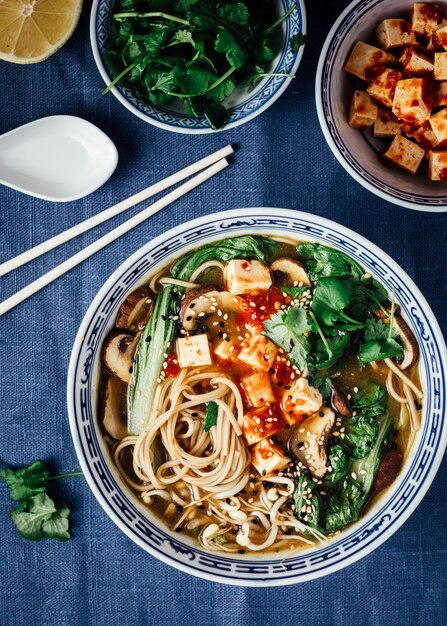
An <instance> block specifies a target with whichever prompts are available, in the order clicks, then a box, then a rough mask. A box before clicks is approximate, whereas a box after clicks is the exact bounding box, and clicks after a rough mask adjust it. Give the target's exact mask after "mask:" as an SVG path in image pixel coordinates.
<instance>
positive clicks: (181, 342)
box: [177, 334, 212, 367]
mask: <svg viewBox="0 0 447 626" xmlns="http://www.w3.org/2000/svg"><path fill="white" fill-rule="evenodd" d="M177 355H178V361H179V365H180V367H198V366H200V365H211V363H212V361H211V353H210V346H209V343H208V337H207V336H206V334H203V335H191V336H189V337H179V339H177Z"/></svg>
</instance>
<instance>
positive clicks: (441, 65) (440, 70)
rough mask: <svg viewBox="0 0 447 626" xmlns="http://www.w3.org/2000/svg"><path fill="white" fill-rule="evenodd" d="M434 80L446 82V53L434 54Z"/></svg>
mask: <svg viewBox="0 0 447 626" xmlns="http://www.w3.org/2000/svg"><path fill="white" fill-rule="evenodd" d="M434 73H435V80H447V52H435V66H434Z"/></svg>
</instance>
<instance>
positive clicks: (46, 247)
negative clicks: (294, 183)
mask: <svg viewBox="0 0 447 626" xmlns="http://www.w3.org/2000/svg"><path fill="white" fill-rule="evenodd" d="M233 152H234V150H233V147H232V146H231V145H228V146H225V148H221V149H220V150H218V151H217V152H214V153H213V154H210V155H209V156H207V157H205V158H203V159H200V160H199V161H196V162H195V163H193V164H191V165H189V166H188V167H185V168H183V169H182V170H180V171H179V172H176V173H175V174H172V175H171V176H168V177H167V178H164V179H163V180H161V181H159V182H157V183H155V184H154V185H151V186H150V187H148V188H147V189H143V190H142V191H140V192H139V193H136V194H134V195H133V196H131V197H130V198H127V199H126V200H122V201H121V202H119V203H118V204H115V205H113V206H111V207H110V208H108V209H105V210H104V211H102V212H101V213H98V214H97V215H94V216H93V217H91V218H89V219H86V220H84V221H83V222H81V223H80V224H77V225H76V226H73V227H72V228H69V229H68V230H65V231H64V232H62V233H59V235H56V236H55V237H51V239H48V240H47V241H44V242H43V243H41V244H39V245H37V246H35V247H34V248H31V249H30V250H27V251H26V252H23V253H22V254H19V255H18V256H16V257H14V258H13V259H10V260H9V261H5V263H2V264H0V276H4V275H5V274H7V273H8V272H11V271H12V270H14V269H16V268H18V267H20V266H21V265H24V264H25V263H29V261H32V260H33V259H36V258H37V257H39V256H41V255H42V254H45V253H46V252H49V251H50V250H53V248H56V247H57V246H60V245H61V244H63V243H65V242H66V241H69V240H70V239H73V237H77V236H78V235H80V234H81V233H85V232H86V231H87V230H90V229H91V228H93V227H94V226H97V225H98V224H102V222H105V221H106V220H108V219H110V218H112V217H115V216H116V215H118V214H119V213H122V212H123V211H126V210H127V209H130V208H131V207H133V206H135V205H136V204H139V203H140V202H143V201H144V200H147V199H148V198H151V197H153V196H155V195H156V194H158V193H160V192H161V191H164V190H165V189H167V188H168V187H171V186H172V185H175V184H177V183H179V182H181V181H183V180H185V179H186V178H189V177H190V176H193V177H192V178H190V180H188V181H187V182H185V183H183V184H182V185H180V186H179V187H177V188H176V189H174V190H173V191H171V192H169V193H168V194H166V195H165V196H164V197H163V198H161V199H160V200H157V202H154V203H153V204H151V205H150V206H148V207H146V208H145V209H143V210H142V211H140V213H137V215H134V217H131V218H130V219H128V220H127V221H125V222H123V224H121V225H120V226H118V227H117V228H114V229H113V230H111V231H110V232H109V233H107V234H106V235H104V236H103V237H100V238H99V239H97V240H96V241H95V242H93V243H92V244H90V245H89V246H87V247H86V248H84V249H83V250H80V251H79V252H78V253H77V254H74V255H73V256H72V257H70V258H69V259H67V260H66V261H64V262H63V263H61V264H60V265H57V266H56V267H55V268H53V269H52V270H50V271H49V272H47V273H46V274H43V276H41V277H40V278H38V279H37V280H35V281H33V282H32V283H30V284H29V285H27V286H26V287H24V288H23V289H21V290H20V291H17V292H16V293H15V294H13V295H12V296H10V297H9V298H7V299H6V300H4V301H3V302H0V315H3V314H4V313H6V312H7V311H9V310H10V309H12V308H13V307H15V306H17V305H18V304H19V303H20V302H23V301H24V300H26V298H29V297H30V296H32V295H33V294H35V293H36V292H37V291H39V290H40V289H42V288H43V287H46V285H49V284H50V283H51V282H53V280H56V278H59V277H60V276H62V275H63V274H65V272H68V271H69V270H71V269H72V268H73V267H76V265H79V263H82V261H85V259H88V258H89V257H90V256H92V255H93V254H95V252H98V251H99V250H102V248H104V247H105V246H107V245H108V244H109V243H111V242H112V241H115V239H118V237H121V235H124V234H125V233H127V232H129V231H130V230H131V229H132V228H135V226H138V225H139V224H141V222H144V221H145V220H147V219H148V218H149V217H151V216H152V215H154V213H157V212H158V211H160V210H161V209H164V208H165V207H167V206H168V205H169V204H171V203H172V202H175V200H178V199H179V198H181V197H182V196H184V195H185V194H187V193H189V192H190V191H192V190H193V189H195V188H196V187H198V186H199V185H201V184H202V183H204V182H205V181H206V180H208V179H209V178H211V177H212V176H215V174H218V173H219V172H221V171H222V170H223V169H225V168H226V167H227V166H228V165H229V163H228V161H227V159H226V158H225V157H227V156H229V155H230V154H232V153H233Z"/></svg>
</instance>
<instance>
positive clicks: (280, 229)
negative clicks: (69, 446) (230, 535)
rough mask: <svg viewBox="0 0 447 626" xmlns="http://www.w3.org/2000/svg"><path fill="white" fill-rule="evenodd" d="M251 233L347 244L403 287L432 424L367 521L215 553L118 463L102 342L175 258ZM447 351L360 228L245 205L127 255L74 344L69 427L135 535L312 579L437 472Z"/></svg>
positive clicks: (227, 570)
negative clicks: (171, 523)
mask: <svg viewBox="0 0 447 626" xmlns="http://www.w3.org/2000/svg"><path fill="white" fill-rule="evenodd" d="M248 233H256V234H261V233H264V234H266V233H268V234H270V235H273V236H275V235H278V236H280V235H281V234H282V235H283V236H284V235H286V236H289V237H292V238H295V239H300V238H301V239H310V240H316V241H321V242H323V243H326V244H328V245H332V246H334V247H335V248H338V249H341V250H343V251H345V252H347V253H348V254H350V255H351V256H352V257H353V258H355V259H356V260H358V261H359V263H361V264H362V266H363V267H365V269H366V270H367V271H369V272H371V273H372V274H373V275H375V276H376V277H377V278H379V279H380V280H381V281H382V282H383V283H384V284H385V285H386V286H387V288H388V289H390V290H391V289H395V291H396V295H397V300H398V301H399V304H400V305H401V307H402V311H403V312H404V315H405V317H406V318H407V320H408V321H409V322H410V324H411V326H412V328H413V330H414V332H415V334H416V336H417V339H418V342H419V344H420V347H421V378H422V384H423V386H424V388H425V390H426V399H425V404H424V411H423V427H422V428H421V431H420V432H419V434H418V436H417V438H416V441H415V442H414V443H413V449H412V451H411V453H410V455H409V457H408V459H407V461H406V463H405V466H404V469H403V471H402V473H401V475H400V476H399V477H398V479H397V480H396V481H395V483H393V485H392V486H391V487H390V488H389V489H388V490H387V492H386V495H384V496H382V497H381V498H380V499H379V500H378V502H377V503H376V504H374V506H373V507H372V509H371V510H370V511H369V512H368V513H367V514H366V515H365V516H364V517H363V518H362V519H361V520H359V522H357V523H355V524H353V525H351V526H350V527H349V528H348V529H347V530H345V531H343V532H342V533H340V534H339V535H338V536H336V537H334V538H333V539H331V540H330V541H329V542H328V544H327V545H324V546H323V547H317V548H311V549H309V550H302V551H299V552H297V553H294V554H293V555H291V556H287V553H284V552H282V553H278V556H277V557H276V556H275V555H274V554H271V553H270V554H268V553H267V554H265V555H257V556H252V555H243V556H239V555H235V556H231V557H230V556H226V555H222V554H219V553H206V552H205V551H204V550H202V549H201V548H200V547H199V546H198V545H195V544H194V543H193V542H192V541H190V540H189V539H188V538H185V537H181V536H180V535H178V534H175V533H172V532H170V531H169V530H168V529H167V528H166V527H165V526H164V525H163V523H162V522H161V521H160V520H157V518H155V517H154V516H153V515H152V514H150V513H148V510H147V509H145V508H144V506H143V505H141V504H139V503H138V501H137V498H136V497H135V496H134V495H133V494H132V493H131V492H130V491H129V490H128V489H127V488H125V487H123V483H122V480H121V479H120V478H119V476H118V474H117V471H116V470H115V469H114V468H113V466H112V464H111V463H110V460H109V458H108V454H107V452H106V447H105V444H104V442H103V441H102V438H101V435H100V431H99V426H98V424H97V421H96V419H95V411H96V391H95V389H96V382H97V371H98V367H99V363H98V361H99V356H100V347H101V344H102V340H103V338H104V336H105V333H106V332H108V330H109V329H110V327H111V326H112V324H113V322H114V318H115V315H116V307H117V305H118V304H119V302H120V301H121V300H122V299H123V297H124V296H125V295H126V294H127V293H129V292H130V291H132V289H135V288H136V286H137V285H138V284H141V282H142V281H143V280H144V278H145V277H146V276H147V275H149V274H150V273H152V272H153V271H154V270H156V269H157V267H160V266H163V265H164V264H165V263H166V262H168V260H169V259H171V258H173V257H176V256H179V255H180V254H183V253H185V252H186V251H187V249H190V248H192V247H196V246H198V245H201V244H203V243H204V241H208V240H213V239H221V238H223V237H229V236H236V235H242V234H248ZM446 383H447V351H446V346H445V342H444V339H443V336H442V334H441V331H440V328H439V325H438V323H437V321H436V319H435V317H434V315H433V313H432V311H431V309H430V307H429V305H428V304H427V302H426V300H425V298H424V297H423V295H422V294H421V292H420V291H419V289H418V288H417V287H416V285H415V284H414V283H413V281H412V280H411V279H410V277H409V276H408V275H407V274H406V273H405V272H404V271H403V270H402V269H401V268H400V267H399V266H398V265H397V263H395V262H394V261H393V260H392V259H391V258H390V257H389V256H388V255H387V254H385V253H384V252H383V251H382V250H381V249H380V248H378V247H377V246H376V245H374V244H373V243H371V242H370V241H368V240H367V239H365V238H364V237H362V236H360V235H358V234H357V233H355V232H354V231H352V230H350V229H348V228H346V227H344V226H341V225H339V224H337V223H335V222H333V221H331V220H328V219H326V218H322V217H319V216H317V215H314V214H310V213H303V212H299V211H293V210H290V209H278V208H251V209H236V210H230V211H225V212H222V213H215V214H209V215H205V216H203V217H200V218H197V219H195V220H192V221H190V222H187V223H186V224H180V225H179V226H176V227H174V228H172V229H170V230H169V231H167V232H165V233H163V234H161V235H159V236H158V237H156V238H155V239H153V240H152V241H150V242H149V243H147V244H146V245H144V246H143V247H142V248H140V249H139V250H138V251H137V252H135V253H134V254H133V255H132V256H131V257H130V258H128V259H127V260H126V261H125V262H124V263H123V264H122V265H121V266H120V267H119V268H118V269H117V270H116V271H115V272H114V273H113V274H112V276H110V278H109V279H108V280H107V281H106V282H105V283H104V285H103V286H102V287H101V289H100V290H99V292H98V294H97V295H96V296H95V298H94V299H93V301H92V303H91V305H90V307H89V309H88V311H87V312H86V314H85V317H84V319H83V321H82V323H81V325H80V328H79V331H78V333H77V336H76V339H75V342H74V346H73V351H72V354H71V359H70V365H69V371H68V382H67V403H68V414H69V421H70V429H71V433H72V438H73V441H74V445H75V449H76V453H77V455H78V458H79V462H80V464H81V468H82V470H83V471H84V474H85V477H86V480H87V482H88V484H89V486H90V488H91V489H92V491H93V493H94V495H95V497H96V498H97V500H98V502H99V503H100V505H101V506H102V507H103V508H104V510H105V511H106V513H107V514H108V515H109V517H110V518H111V519H112V520H113V521H114V522H115V524H117V526H118V527H119V528H120V529H121V530H122V531H123V532H124V533H125V534H126V535H127V536H128V537H130V538H131V539H132V540H133V541H134V542H135V543H137V544H138V545H139V546H140V547H142V548H143V549H144V550H146V551H147V552H149V553H151V554H152V555H154V556H156V557H157V558H159V559H160V560H162V561H164V562H165V563H168V564H170V565H173V566H174V567H176V568H177V569H180V570H181V571H184V572H187V573H190V574H194V575H196V576H199V577H201V578H205V579H207V580H213V581H217V582H223V583H227V584H235V585H242V586H275V585H284V584H292V583H296V582H303V581H307V580H311V579H314V578H317V577H319V576H324V575H327V574H330V573H332V572H335V571H337V570H339V569H341V568H343V567H346V566H347V565H349V564H351V563H354V562H355V561H357V560H358V559H360V558H362V557H363V556H365V555H366V554H368V553H369V552H371V551H372V550H374V549H376V548H377V547H378V546H379V545H380V544H382V543H383V542H384V541H385V540H386V539H387V538H389V537H390V536H391V535H392V534H393V533H394V532H395V531H396V530H397V529H398V528H399V527H400V526H401V525H402V524H403V522H404V521H405V520H406V519H407V518H408V517H409V515H410V514H411V513H412V512H413V511H414V509H415V508H416V506H417V505H418V504H419V502H420V501H421V499H422V497H423V496H424V494H425V493H426V491H427V490H428V488H429V486H430V484H431V482H432V481H433V479H434V476H435V474H436V471H437V469H438V467H439V465H440V463H441V460H442V457H443V453H444V449H445V447H446V444H447V420H446V419H445V416H446V414H447V393H446Z"/></svg>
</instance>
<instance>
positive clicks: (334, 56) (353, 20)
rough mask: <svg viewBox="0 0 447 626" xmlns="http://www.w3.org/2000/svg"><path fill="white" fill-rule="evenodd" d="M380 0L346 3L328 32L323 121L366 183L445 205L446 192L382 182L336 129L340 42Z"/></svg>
mask: <svg viewBox="0 0 447 626" xmlns="http://www.w3.org/2000/svg"><path fill="white" fill-rule="evenodd" d="M381 2H383V0H363V2H354V3H353V4H352V5H350V6H349V7H347V9H346V10H345V12H344V13H343V14H342V15H341V16H340V17H339V20H338V21H339V23H338V26H337V27H336V29H335V31H334V32H333V33H332V32H331V33H330V34H329V35H328V38H329V37H331V38H332V40H331V44H330V46H329V47H328V49H327V51H326V55H325V57H324V60H323V61H321V60H320V63H322V66H323V73H322V80H321V88H320V97H321V103H322V106H323V112H324V115H323V120H322V121H323V123H325V125H326V127H327V130H328V132H329V134H330V135H331V137H332V139H333V141H334V142H335V144H336V146H337V148H338V150H339V152H340V155H341V156H342V157H343V159H344V160H345V161H346V163H347V165H348V166H349V167H350V168H351V169H352V170H354V171H355V172H356V174H357V175H358V176H359V177H361V178H362V179H363V180H364V181H365V182H366V183H368V184H369V185H371V186H372V187H374V188H375V189H377V190H378V191H379V192H382V193H388V194H389V195H391V196H393V197H394V198H396V199H397V200H401V201H403V202H411V203H414V204H418V205H420V206H421V207H424V206H436V207H445V206H446V205H447V195H444V196H428V195H427V194H423V195H422V194H417V193H407V192H405V191H402V190H401V189H398V188H396V187H394V186H392V185H389V184H387V183H385V182H383V181H382V180H380V179H377V178H375V177H374V176H373V175H372V174H371V173H370V172H368V171H367V170H366V169H364V168H363V167H362V166H361V165H360V164H359V163H358V162H357V161H356V160H355V158H354V157H353V155H352V154H351V152H350V151H349V148H348V147H347V145H346V144H345V142H344V140H343V137H342V135H341V134H340V133H339V131H338V129H337V125H336V122H335V115H334V110H333V107H332V103H331V97H330V93H331V82H332V81H333V80H336V77H337V75H338V73H339V72H340V71H341V70H340V68H341V67H343V65H344V62H345V59H342V62H340V59H339V50H340V46H341V44H342V43H343V40H344V38H345V37H346V35H347V34H348V33H349V32H350V31H352V30H353V29H354V30H355V29H356V27H357V22H358V20H359V18H360V17H361V16H362V15H363V14H364V13H366V12H367V11H370V10H371V9H372V8H373V7H375V6H376V5H378V4H380V3H381ZM409 7H410V4H409ZM371 28H372V30H373V28H374V26H372V27H371Z"/></svg>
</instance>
